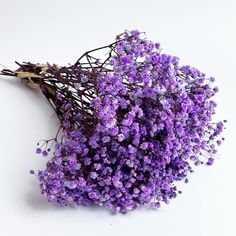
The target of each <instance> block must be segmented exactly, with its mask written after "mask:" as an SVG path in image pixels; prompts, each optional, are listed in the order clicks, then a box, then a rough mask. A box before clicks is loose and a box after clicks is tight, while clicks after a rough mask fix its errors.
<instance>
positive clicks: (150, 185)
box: [1, 30, 224, 214]
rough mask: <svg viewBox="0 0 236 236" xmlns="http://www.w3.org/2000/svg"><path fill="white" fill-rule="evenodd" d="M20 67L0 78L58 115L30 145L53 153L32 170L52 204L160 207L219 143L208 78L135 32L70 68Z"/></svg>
mask: <svg viewBox="0 0 236 236" xmlns="http://www.w3.org/2000/svg"><path fill="white" fill-rule="evenodd" d="M105 52H106V53H105ZM98 53H100V54H101V53H102V55H105V58H103V59H100V58H98V57H97V56H96V54H98ZM17 64H18V66H19V69H17V70H16V71H11V70H8V69H5V70H3V71H2V73H1V74H2V75H7V76H16V77H18V78H20V79H21V80H22V81H24V82H25V83H26V84H27V85H29V86H30V87H31V88H34V89H40V90H41V92H42V93H43V94H44V96H45V97H46V98H47V100H48V101H49V103H50V104H51V106H52V107H53V109H54V110H55V113H56V114H57V116H58V118H59V119H60V127H59V130H58V132H57V134H56V137H55V138H53V139H50V140H46V141H41V142H39V143H38V148H37V149H36V152H37V153H38V154H40V155H43V156H47V155H48V153H49V152H50V148H51V147H52V146H54V147H55V148H54V149H53V155H52V158H51V159H50V160H49V161H48V162H47V165H46V169H45V170H43V171H38V173H36V174H35V175H36V176H37V177H38V179H39V182H40V189H41V192H42V194H43V195H44V196H45V197H46V198H47V199H48V201H49V202H57V203H59V204H61V205H68V204H77V205H85V206H87V205H92V204H95V205H99V206H104V207H106V208H108V209H112V210H113V211H115V212H118V213H123V214H124V213H127V212H128V211H130V210H134V209H137V208H139V207H141V206H144V205H145V206H149V207H152V208H159V207H160V205H161V203H162V202H165V203H168V202H169V200H170V199H172V198H175V197H176V196H177V194H178V193H181V191H178V190H177V187H176V181H181V180H182V181H186V182H187V176H188V174H189V173H191V172H193V166H194V165H199V164H203V163H205V164H207V165H212V164H213V161H214V158H215V155H216V152H217V146H218V145H220V144H221V141H222V140H223V139H224V138H222V137H221V136H220V133H221V132H222V130H223V127H224V125H223V122H221V121H220V122H217V123H215V122H214V123H213V121H212V116H213V115H214V113H215V107H216V103H215V102H214V101H213V100H212V97H213V96H214V95H215V93H217V92H218V88H217V87H214V86H212V83H213V82H214V78H213V77H210V78H208V77H206V76H205V74H204V73H202V72H200V71H199V70H197V69H195V68H193V67H190V66H180V65H179V59H178V58H177V57H173V56H170V55H167V54H164V53H162V52H161V49H160V44H158V43H156V44H155V43H153V42H152V41H150V40H148V39H146V38H145V34H143V33H140V32H138V31H136V30H135V31H131V32H128V31H126V32H124V33H122V34H120V35H118V36H117V37H116V40H115V42H114V43H111V44H110V45H108V46H104V47H101V48H97V49H94V50H91V51H88V52H86V53H84V54H83V55H82V56H81V57H80V58H79V59H78V61H77V62H76V63H75V64H73V65H69V66H63V67H60V66H57V65H50V64H33V63H22V64H20V63H17ZM31 173H32V174H34V171H31Z"/></svg>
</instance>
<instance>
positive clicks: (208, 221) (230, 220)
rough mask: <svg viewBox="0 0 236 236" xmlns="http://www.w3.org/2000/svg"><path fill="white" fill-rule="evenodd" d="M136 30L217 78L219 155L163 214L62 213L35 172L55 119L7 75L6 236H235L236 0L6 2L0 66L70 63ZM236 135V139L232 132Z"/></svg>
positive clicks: (0, 109)
mask: <svg viewBox="0 0 236 236" xmlns="http://www.w3.org/2000/svg"><path fill="white" fill-rule="evenodd" d="M125 29H139V30H141V31H145V32H146V33H147V37H149V38H150V39H152V40H153V41H156V42H160V43H161V45H162V48H163V51H164V52H166V53H170V54H173V55H177V56H179V57H180V58H181V63H182V64H190V65H193V66H195V67H197V68H199V69H200V70H202V71H204V72H205V73H207V75H209V76H211V75H212V76H215V77H216V84H217V85H218V86H219V88H220V93H219V95H217V102H218V108H217V116H216V118H217V119H228V121H229V122H228V124H227V127H228V128H227V130H226V131H225V133H224V136H225V138H226V141H225V142H224V144H223V145H222V147H221V148H220V156H221V157H220V159H219V160H218V161H216V162H215V165H214V166H212V167H211V168H207V167H205V166H202V167H199V168H197V171H196V172H195V173H194V174H192V175H191V177H190V178H189V180H190V181H189V183H188V184H183V185H181V189H182V190H183V194H182V195H181V196H180V197H178V198H176V199H174V200H172V201H171V202H170V204H169V205H166V206H164V207H162V208H161V209H160V210H157V211H154V210H147V209H142V210H138V211H135V212H132V213H130V214H128V215H125V216H123V215H112V214H110V213H109V212H108V211H107V210H104V209H103V208H91V207H90V208H84V207H83V208H82V207H81V208H72V207H68V208H61V207H56V206H54V205H50V204H48V203H47V201H46V200H45V199H44V198H43V197H42V196H41V194H40V192H39V188H38V182H37V179H36V178H34V176H32V175H30V174H29V170H30V169H35V170H37V169H43V168H44V166H45V163H46V161H47V158H42V157H39V156H37V155H36V154H34V148H35V145H36V143H37V141H38V140H39V139H41V138H50V137H53V135H54V134H55V131H56V130H57V125H58V123H57V119H56V117H55V115H53V111H52V110H51V108H50V106H49V105H48V104H47V103H46V101H45V99H43V98H42V96H40V94H39V93H36V92H34V91H32V90H30V89H28V88H27V87H25V86H23V85H21V84H20V82H19V81H17V80H16V79H14V78H3V77H2V76H1V77H0V153H1V154H0V160H1V165H0V188H1V189H0V235H3V236H13V235H14V236H15V235H17V236H21V235H22V236H29V235H34V236H39V235H40V236H41V235H44V236H47V235H56V236H65V235H86V236H90V235H91V236H92V235H102V236H108V235H112V236H116V235H135V236H139V235H145V236H149V235H150V236H151V235H161V236H173V235H176V236H180V235H181V236H187V235H188V236H189V235H191V236H221V235H226V236H235V235H236V229H235V227H236V224H235V223H236V220H235V219H236V217H235V214H236V213H235V212H236V204H235V197H236V196H235V195H236V190H235V180H236V175H235V173H236V170H235V169H236V156H235V150H236V144H235V141H236V138H235V137H236V136H235V133H236V105H235V104H236V82H235V81H236V46H235V45H236V1H235V0H232V1H230V0H224V1H223V0H222V1H220V0H214V1H213V0H212V1H211V0H198V1H191V0H186V1H184V0H179V1H164V0H163V1H159V0H156V1H154V0H153V1H151V0H150V1H139V0H135V1H133V0H129V1H128V0H127V1H125V0H119V1H118V0H117V1H114V0H110V1H109V0H107V1H104V0H100V1H95V0H94V1H85V0H77V1H76V0H74V1H71V0H67V1H62V0H57V1H49V0H41V1H34V0H18V1H17V0H7V1H6V0H5V1H4V0H0V63H1V64H3V65H5V66H6V67H9V68H13V69H16V65H15V64H14V61H15V60H17V61H19V62H22V61H31V62H49V63H53V62H55V63H57V64H67V63H73V62H75V61H76V59H77V58H78V57H79V56H80V55H81V54H82V53H83V52H84V51H87V50H89V49H93V48H96V47H99V46H103V45H106V44H108V43H110V42H112V41H113V39H114V37H115V35H116V34H119V33H121V32H123V31H124V30H125ZM234 132H235V133H234Z"/></svg>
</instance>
